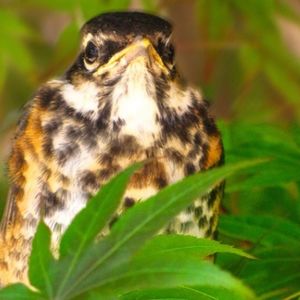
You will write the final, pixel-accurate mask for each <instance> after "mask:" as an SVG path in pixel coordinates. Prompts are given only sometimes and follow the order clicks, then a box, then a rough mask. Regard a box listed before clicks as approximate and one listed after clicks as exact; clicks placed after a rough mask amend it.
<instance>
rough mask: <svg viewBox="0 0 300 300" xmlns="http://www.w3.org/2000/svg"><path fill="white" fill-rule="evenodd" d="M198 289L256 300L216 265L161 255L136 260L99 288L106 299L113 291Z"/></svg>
mask: <svg viewBox="0 0 300 300" xmlns="http://www.w3.org/2000/svg"><path fill="white" fill-rule="evenodd" d="M180 285H197V286H199V287H201V286H208V287H217V288H220V287H222V288H227V289H229V290H232V291H235V292H237V293H239V294H241V295H243V297H244V299H253V297H254V295H253V293H252V292H251V290H250V289H249V288H247V287H246V286H245V285H244V284H243V283H242V282H240V281H239V280H238V279H236V278H234V277H233V276H232V275H230V274H229V273H227V272H225V271H222V270H221V269H220V268H218V267H217V266H216V265H213V264H212V263H208V262H206V261H200V260H199V259H197V258H192V257H189V258H188V259H184V256H176V255H168V254H164V255H160V256H156V257H155V258H152V259H147V257H143V258H137V259H133V261H132V262H130V264H125V265H123V266H121V267H120V268H117V269H116V270H115V272H114V273H113V276H110V277H109V278H107V279H106V280H104V281H103V282H102V285H101V286H100V287H98V290H99V292H100V291H101V292H102V294H103V295H105V294H106V293H110V292H111V291H114V293H124V292H128V291H130V290H137V289H142V288H151V287H156V288H164V287H178V286H180Z"/></svg>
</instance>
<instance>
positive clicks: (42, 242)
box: [29, 222, 54, 298]
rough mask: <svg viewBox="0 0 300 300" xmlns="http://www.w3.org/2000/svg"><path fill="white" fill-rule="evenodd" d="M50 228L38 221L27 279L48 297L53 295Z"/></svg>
mask: <svg viewBox="0 0 300 300" xmlns="http://www.w3.org/2000/svg"><path fill="white" fill-rule="evenodd" d="M50 243H51V233H50V229H49V228H48V227H47V226H46V225H45V224H44V223H43V222H40V224H39V225H38V228H37V232H36V234H35V236H34V239H33V241H32V251H31V255H30V259H29V279H30V282H31V284H32V285H34V286H35V287H37V288H39V289H40V291H42V292H45V293H46V294H47V295H48V296H49V298H51V297H52V295H53V290H52V284H51V277H50V273H49V266H50V264H51V263H53V262H54V258H53V256H52V253H51V251H50Z"/></svg>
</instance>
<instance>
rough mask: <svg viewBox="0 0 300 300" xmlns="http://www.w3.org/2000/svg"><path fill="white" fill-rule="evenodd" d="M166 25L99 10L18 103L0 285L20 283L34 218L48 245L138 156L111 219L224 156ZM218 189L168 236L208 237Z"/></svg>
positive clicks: (179, 219) (170, 227)
mask: <svg viewBox="0 0 300 300" xmlns="http://www.w3.org/2000/svg"><path fill="white" fill-rule="evenodd" d="M171 33H172V26H171V25H170V24H169V22H167V21H165V20H163V19H161V18H159V17H156V16H153V15H148V14H145V13H140V12H117V13H106V14H102V15H100V16H97V17H95V18H93V19H91V20H90V21H88V22H87V23H86V24H85V25H84V26H83V28H82V40H81V48H80V53H79V55H78V58H77V59H76V61H75V63H74V64H73V65H72V66H71V67H70V69H69V70H68V71H67V72H66V73H65V74H64V75H63V76H62V77H61V78H60V79H57V80H52V81H49V82H47V83H46V84H45V85H43V86H42V87H41V88H40V89H39V90H38V92H37V93H36V95H35V96H34V98H33V100H32V101H31V102H29V104H27V105H26V108H25V111H24V113H23V116H22V118H21V120H20V122H19V124H18V129H17V132H16V135H15V139H14V141H13V147H12V153H11V157H10V160H9V176H10V180H11V186H10V191H9V195H8V200H7V206H6V211H5V215H4V218H3V220H2V224H1V232H0V234H1V236H0V243H1V244H0V283H1V285H6V284H9V283H13V282H18V281H21V282H24V283H28V279H27V269H28V266H27V264H28V257H29V255H30V250H31V243H32V239H33V236H34V234H35V231H36V228H37V224H38V222H39V220H40V219H41V218H43V219H44V222H45V223H46V224H47V225H48V226H49V228H50V229H51V231H52V246H53V249H54V250H55V249H57V246H58V242H59V239H60V237H61V235H62V233H63V232H64V231H65V229H66V227H67V226H68V225H69V223H70V222H71V221H72V219H73V218H74V216H75V215H76V214H77V213H78V212H79V211H80V210H81V209H82V208H83V207H84V206H85V204H86V202H87V201H88V199H89V198H90V197H91V195H93V194H95V193H96V192H97V191H98V189H99V188H101V185H102V184H103V183H105V182H107V181H108V180H109V179H110V178H111V177H112V176H113V175H115V174H116V173H117V172H119V171H120V170H122V169H124V168H126V167H128V166H129V165H131V164H133V163H134V162H140V161H146V164H145V165H144V167H143V168H142V169H141V170H139V171H137V172H136V173H135V174H134V175H133V177H132V179H131V181H130V183H129V185H128V187H127V190H126V193H125V195H124V198H123V201H122V204H121V206H120V207H119V210H118V212H117V214H118V215H120V214H121V213H122V211H124V210H125V209H127V208H129V207H131V206H132V205H134V203H135V202H137V201H141V200H143V199H146V198H147V197H149V196H151V195H153V194H155V193H156V192H157V191H159V190H160V189H162V188H163V187H165V186H166V185H169V184H171V183H174V182H176V181H178V180H180V179H182V178H183V177H185V176H188V175H190V174H192V173H194V172H199V171H200V172H201V171H203V170H207V169H209V168H212V167H215V166H218V165H220V164H221V163H222V161H223V149H222V142H221V137H220V134H219V131H218V129H217V128H216V125H215V122H214V120H213V119H212V117H211V116H210V114H209V112H208V106H207V103H206V102H205V101H204V100H203V98H202V96H201V94H200V93H199V92H198V91H197V90H196V89H194V88H192V87H190V86H189V85H187V84H186V83H185V82H184V80H182V79H181V77H180V76H179V73H178V71H177V69H176V65H175V59H174V47H173V44H172V42H171ZM221 196H222V185H221V184H220V185H218V186H216V187H215V188H214V189H213V190H212V191H211V192H210V193H209V194H208V195H207V196H206V197H203V198H201V199H198V200H197V201H195V202H194V204H193V205H191V206H190V207H188V208H187V209H186V210H185V211H184V212H182V213H180V214H179V215H178V216H177V217H176V218H174V220H173V221H172V222H171V223H170V224H169V225H168V226H167V227H166V228H165V229H164V230H163V231H164V232H166V233H182V234H191V235H194V236H197V237H213V235H214V232H215V229H216V225H217V216H218V210H219V203H220V198H221Z"/></svg>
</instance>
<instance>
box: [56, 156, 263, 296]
mask: <svg viewBox="0 0 300 300" xmlns="http://www.w3.org/2000/svg"><path fill="white" fill-rule="evenodd" d="M257 163H258V162H257V161H256V162H253V161H252V162H244V163H240V164H236V165H231V166H230V165H228V166H225V167H222V168H219V169H214V170H210V171H208V172H205V173H201V174H195V175H193V176H190V177H188V178H185V179H184V180H183V181H181V182H178V183H176V184H174V185H173V186H169V187H166V188H165V189H163V190H162V191H160V192H159V193H158V194H157V195H155V196H153V197H151V198H149V199H148V200H146V201H144V202H142V203H139V204H137V205H135V206H134V207H133V208H132V209H129V210H128V211H127V212H125V213H124V214H123V216H122V217H121V218H120V219H119V221H117V222H116V223H115V225H114V226H113V228H112V231H111V234H110V235H109V236H108V237H106V238H104V239H103V240H101V241H100V242H98V243H97V244H96V245H93V246H92V247H90V248H89V249H87V251H86V253H85V255H84V257H83V259H82V260H81V261H80V262H79V263H78V265H77V268H76V270H74V272H73V274H72V278H70V280H69V281H68V284H67V285H66V287H65V289H64V291H61V294H60V295H59V296H62V295H63V296H67V295H68V296H69V295H76V294H80V293H82V292H83V291H86V290H88V289H89V288H90V287H91V286H100V285H101V284H102V282H103V281H107V280H108V279H109V274H111V272H112V271H113V270H114V268H116V267H118V266H120V265H121V264H122V263H125V262H127V261H128V260H129V259H130V258H131V257H132V255H133V254H134V253H136V252H137V251H138V250H139V249H140V248H141V247H142V246H143V245H144V243H145V242H146V241H147V239H150V238H151V236H152V235H154V234H155V233H157V232H158V230H160V229H161V228H162V227H163V226H164V225H165V224H166V223H167V222H168V221H169V220H170V219H171V218H172V217H174V216H175V215H177V214H178V213H179V212H180V211H181V210H182V209H184V208H185V207H186V206H188V204H189V203H191V202H192V201H193V200H194V199H195V198H196V197H200V196H202V195H204V194H205V193H207V192H208V191H209V190H210V189H211V188H212V187H213V186H215V185H216V184H218V183H219V182H220V181H222V180H223V179H224V178H225V177H227V176H229V175H231V174H233V173H234V172H237V171H240V170H242V169H244V168H249V167H251V166H252V165H253V164H257ZM58 280H60V279H58Z"/></svg>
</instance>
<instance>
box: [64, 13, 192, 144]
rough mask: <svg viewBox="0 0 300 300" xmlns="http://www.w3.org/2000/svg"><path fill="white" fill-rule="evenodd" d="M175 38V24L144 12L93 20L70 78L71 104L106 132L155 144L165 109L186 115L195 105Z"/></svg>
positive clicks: (68, 93) (68, 95)
mask: <svg viewBox="0 0 300 300" xmlns="http://www.w3.org/2000/svg"><path fill="white" fill-rule="evenodd" d="M171 34H172V26H171V25H170V23H169V22H167V21H165V20H163V19H161V18H159V17H156V16H153V15H149V14H145V13H140V12H117V13H106V14H102V15H100V16H97V17H95V18H93V19H91V20H90V21H88V22H87V23H86V24H85V25H84V26H83V28H82V39H81V50H80V53H79V56H78V58H77V60H76V62H75V63H74V64H73V66H72V67H71V68H70V69H69V71H68V72H67V73H66V76H65V78H66V80H67V82H69V86H67V87H66V88H65V90H64V98H65V99H66V102H68V104H70V105H71V106H73V107H76V108H78V109H80V110H81V113H83V114H85V113H86V114H89V115H90V116H92V118H94V119H97V121H98V124H100V125H101V126H100V127H101V128H109V129H111V132H112V130H115V131H117V132H118V133H119V132H121V133H123V134H125V135H134V136H139V137H140V138H141V139H143V138H144V139H147V137H149V139H148V140H149V143H151V142H150V141H151V140H153V139H155V137H157V136H158V135H159V132H160V128H161V125H160V124H159V123H160V120H162V119H163V115H164V112H163V111H166V110H168V112H170V111H175V112H176V110H178V111H180V110H181V113H182V112H183V109H184V107H187V106H188V105H189V101H185V100H186V98H187V96H186V95H185V94H184V89H185V87H184V85H183V82H182V81H181V80H179V78H180V77H179V76H178V73H177V71H176V67H175V60H174V47H173V44H172V43H171ZM70 86H71V87H70ZM183 98H184V99H183ZM169 106H171V110H170V109H169V108H170V107H169ZM182 108H183V109H182Z"/></svg>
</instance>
